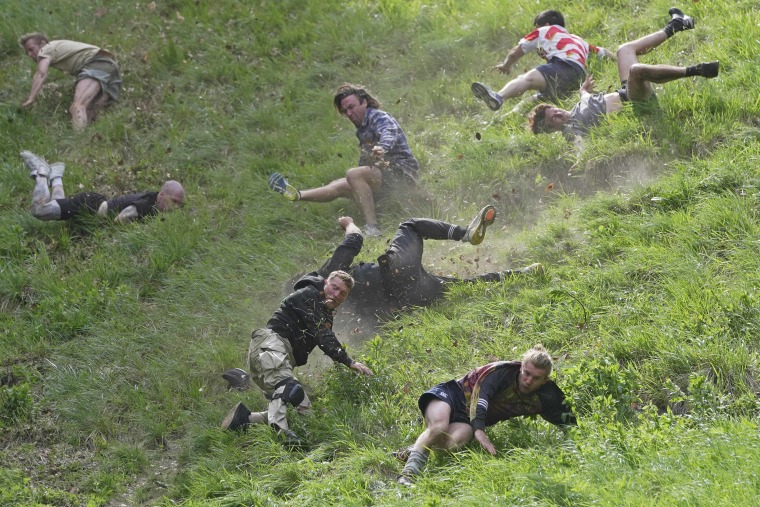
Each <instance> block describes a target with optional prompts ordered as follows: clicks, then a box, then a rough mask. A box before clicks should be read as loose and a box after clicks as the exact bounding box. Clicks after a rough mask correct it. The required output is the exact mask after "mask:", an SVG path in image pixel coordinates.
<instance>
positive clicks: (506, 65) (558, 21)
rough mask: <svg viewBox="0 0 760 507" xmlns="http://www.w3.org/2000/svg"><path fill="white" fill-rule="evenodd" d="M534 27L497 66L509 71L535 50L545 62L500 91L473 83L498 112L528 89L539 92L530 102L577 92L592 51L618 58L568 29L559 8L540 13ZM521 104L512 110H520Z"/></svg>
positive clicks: (554, 98) (501, 70)
mask: <svg viewBox="0 0 760 507" xmlns="http://www.w3.org/2000/svg"><path fill="white" fill-rule="evenodd" d="M533 26H535V30H533V31H532V32H530V33H529V34H528V35H526V36H525V37H523V38H522V39H520V42H519V43H518V44H517V45H516V46H515V47H514V48H512V50H510V52H509V54H508V55H507V58H506V59H505V60H504V61H503V62H501V63H500V64H498V65H496V66H495V67H494V69H495V70H497V71H499V72H501V73H503V74H509V73H510V72H511V71H512V68H514V66H515V65H516V64H517V62H518V60H520V58H522V57H523V56H525V55H526V54H528V53H532V52H534V51H535V52H536V53H538V55H539V56H540V57H541V58H543V59H545V60H546V63H545V64H543V65H539V66H538V67H536V68H535V69H532V70H530V71H528V72H526V73H525V74H521V75H519V76H517V77H516V78H514V79H512V80H511V81H509V82H508V83H507V84H506V85H504V88H502V89H501V90H499V92H498V93H496V92H494V91H493V90H491V89H490V88H489V87H488V86H486V85H484V84H483V83H477V82H476V83H472V87H471V88H472V93H473V94H474V95H475V97H477V98H479V99H480V100H482V101H484V102H485V103H486V105H488V107H489V108H490V109H491V110H492V111H498V110H499V109H501V106H502V104H503V103H504V101H505V100H507V99H511V98H514V97H519V96H520V95H522V94H523V93H525V92H526V91H528V90H536V91H538V93H537V94H536V95H534V96H532V97H531V98H530V102H537V101H539V100H548V101H549V102H557V101H558V100H559V99H562V98H565V97H567V96H569V95H570V94H571V93H573V92H575V90H577V89H578V86H580V84H581V83H582V82H583V79H584V78H585V77H586V60H587V59H588V56H589V54H590V53H595V54H597V55H598V56H599V57H607V58H612V59H614V58H615V56H614V55H613V54H612V53H611V52H610V51H607V50H606V49H604V48H601V47H597V46H594V45H592V44H589V43H588V42H586V41H585V40H583V39H582V38H581V37H579V36H577V35H573V34H571V33H569V32H568V31H567V30H566V29H565V17H564V16H563V15H562V13H561V12H559V11H555V10H548V11H543V12H540V13H539V14H538V15H537V16H536V17H535V18H534V19H533ZM521 104H522V103H521ZM521 104H518V105H517V106H515V108H514V109H513V110H512V111H513V112H517V111H519V109H520V105H521Z"/></svg>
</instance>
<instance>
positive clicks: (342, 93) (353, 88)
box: [333, 83, 380, 112]
mask: <svg viewBox="0 0 760 507" xmlns="http://www.w3.org/2000/svg"><path fill="white" fill-rule="evenodd" d="M351 95H356V98H357V99H359V102H363V101H366V102H367V107H371V108H372V109H380V102H379V101H378V100H377V99H376V98H375V97H373V96H372V95H370V94H369V92H368V91H367V89H366V88H364V87H363V86H360V85H355V84H351V83H343V84H342V85H340V86H339V87H338V91H337V92H335V97H334V98H333V105H334V106H335V109H336V110H337V111H338V112H340V103H341V102H343V99H345V98H346V97H349V96H351Z"/></svg>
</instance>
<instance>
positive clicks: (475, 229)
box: [462, 204, 496, 245]
mask: <svg viewBox="0 0 760 507" xmlns="http://www.w3.org/2000/svg"><path fill="white" fill-rule="evenodd" d="M495 218H496V208H494V207H493V206H491V205H490V204H489V205H488V206H486V207H484V208H483V209H482V210H480V211H479V212H478V214H477V215H476V216H475V218H473V219H472V221H471V222H470V225H468V226H467V232H465V233H464V237H463V238H462V242H463V243H468V242H469V243H470V244H472V245H479V244H481V243H482V242H483V239H484V238H485V237H486V227H488V226H489V225H491V224H492V223H493V221H494V219H495Z"/></svg>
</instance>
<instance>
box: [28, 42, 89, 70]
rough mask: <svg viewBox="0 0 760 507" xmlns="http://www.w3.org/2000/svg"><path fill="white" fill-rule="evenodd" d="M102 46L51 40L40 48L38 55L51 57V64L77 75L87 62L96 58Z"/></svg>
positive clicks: (40, 57)
mask: <svg viewBox="0 0 760 507" xmlns="http://www.w3.org/2000/svg"><path fill="white" fill-rule="evenodd" d="M98 51H100V48H99V47H97V46H92V45H90V44H84V43H82V42H75V41H73V40H51V41H50V42H48V43H47V44H45V45H44V46H42V49H40V53H39V55H38V57H37V59H38V60H41V59H42V58H49V59H50V66H51V67H55V68H56V69H58V70H60V71H62V72H68V73H69V74H72V75H74V76H76V75H77V74H79V71H80V70H82V67H84V66H85V65H86V64H87V62H89V61H90V60H92V59H93V58H95V55H97V54H98Z"/></svg>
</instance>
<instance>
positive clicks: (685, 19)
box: [668, 7, 694, 32]
mask: <svg viewBox="0 0 760 507" xmlns="http://www.w3.org/2000/svg"><path fill="white" fill-rule="evenodd" d="M668 14H669V15H670V21H669V22H668V25H670V26H672V27H673V31H674V32H682V31H684V30H693V29H694V18H692V17H691V16H687V15H686V14H684V13H683V11H682V10H681V9H677V8H675V7H671V8H670V10H669V11H668Z"/></svg>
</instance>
